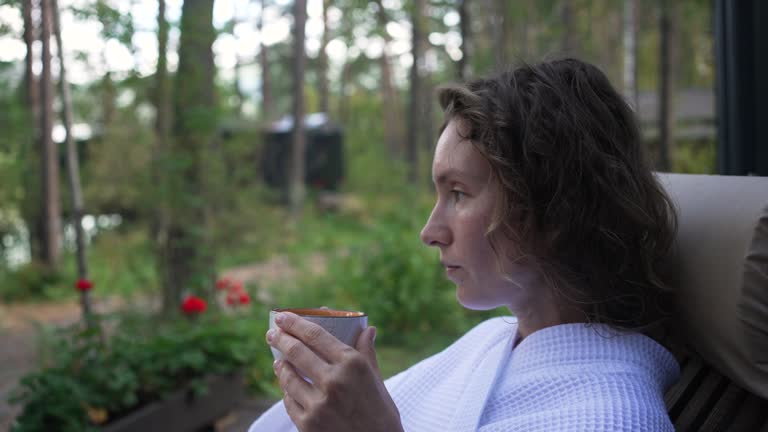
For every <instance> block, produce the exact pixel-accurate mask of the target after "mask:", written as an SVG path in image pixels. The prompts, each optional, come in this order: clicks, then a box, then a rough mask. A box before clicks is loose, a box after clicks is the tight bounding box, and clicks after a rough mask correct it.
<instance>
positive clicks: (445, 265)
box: [440, 261, 461, 270]
mask: <svg viewBox="0 0 768 432" xmlns="http://www.w3.org/2000/svg"><path fill="white" fill-rule="evenodd" d="M440 264H441V265H442V266H443V267H445V270H456V269H458V268H461V266H457V265H455V264H449V263H447V262H444V261H440Z"/></svg>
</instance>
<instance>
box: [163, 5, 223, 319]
mask: <svg viewBox="0 0 768 432" xmlns="http://www.w3.org/2000/svg"><path fill="white" fill-rule="evenodd" d="M215 38H216V34H215V31H214V28H213V0H186V1H185V2H184V5H183V6H182V12H181V36H180V41H179V66H178V69H177V75H178V76H179V77H183V79H177V80H175V91H174V104H173V106H174V116H173V117H174V118H173V131H174V135H175V137H174V139H173V140H172V141H171V144H172V145H171V148H172V151H171V152H170V157H171V158H172V159H173V160H174V169H171V168H169V169H168V170H166V173H168V174H169V178H168V182H169V189H170V195H171V196H170V205H169V220H168V239H167V243H166V248H167V250H166V255H167V257H168V263H169V274H170V275H172V278H171V279H170V282H171V283H170V284H169V285H168V286H166V287H164V289H165V293H164V296H163V298H164V300H166V303H165V304H164V305H163V306H164V309H165V310H166V311H176V310H178V305H179V301H180V299H181V296H182V295H183V294H184V291H191V292H194V293H195V294H197V295H203V296H208V295H210V294H211V292H212V289H211V287H212V286H213V278H214V273H213V264H214V263H213V251H212V250H211V244H210V241H209V234H208V226H207V225H208V217H207V216H208V206H207V200H208V198H209V197H208V194H207V190H206V186H207V184H206V175H207V174H208V173H207V172H206V165H207V162H208V160H209V159H210V157H209V155H208V154H207V153H208V147H209V145H210V142H211V139H212V138H213V135H214V131H215V128H216V121H217V120H216V105H215V97H214V73H215V70H214V63H213V52H212V50H211V47H212V45H213V41H214V40H215Z"/></svg>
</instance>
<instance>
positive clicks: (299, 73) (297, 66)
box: [289, 0, 307, 221]
mask: <svg viewBox="0 0 768 432" xmlns="http://www.w3.org/2000/svg"><path fill="white" fill-rule="evenodd" d="M293 22H294V29H293V38H294V39H293V65H292V66H293V67H292V75H293V134H292V139H291V180H290V189H289V197H290V205H291V217H292V218H293V220H294V221H296V220H298V218H299V216H300V215H301V207H302V205H303V203H304V194H305V190H304V171H305V166H304V165H305V163H304V162H305V153H306V150H305V149H306V143H305V140H304V138H305V137H304V64H305V62H306V54H305V50H304V39H305V37H304V25H305V23H306V22H307V2H306V0H295V2H294V7H293Z"/></svg>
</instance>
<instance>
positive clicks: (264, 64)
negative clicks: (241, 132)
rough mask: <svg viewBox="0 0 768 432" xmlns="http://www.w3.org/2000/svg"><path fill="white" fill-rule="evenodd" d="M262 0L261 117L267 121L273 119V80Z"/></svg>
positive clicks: (260, 14)
mask: <svg viewBox="0 0 768 432" xmlns="http://www.w3.org/2000/svg"><path fill="white" fill-rule="evenodd" d="M266 1H267V0H261V12H260V13H259V21H258V23H257V27H258V30H259V63H260V65H261V118H262V120H263V121H264V122H265V123H266V122H268V121H270V120H271V119H272V110H273V107H272V80H271V79H270V74H269V57H268V56H267V46H266V45H265V44H264V34H263V33H262V30H263V28H264V2H266Z"/></svg>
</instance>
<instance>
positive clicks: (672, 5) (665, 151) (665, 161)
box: [657, 0, 677, 171]
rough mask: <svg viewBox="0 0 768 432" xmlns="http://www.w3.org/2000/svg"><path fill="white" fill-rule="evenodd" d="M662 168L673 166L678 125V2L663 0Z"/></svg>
mask: <svg viewBox="0 0 768 432" xmlns="http://www.w3.org/2000/svg"><path fill="white" fill-rule="evenodd" d="M659 30H660V35H659V45H660V46H659V55H660V58H659V159H658V163H657V168H658V170H659V171H669V170H671V169H672V153H673V149H674V128H675V106H674V95H675V87H676V86H675V75H676V69H675V63H674V59H675V57H676V56H677V49H676V47H677V3H676V1H675V0H661V14H660V22H659Z"/></svg>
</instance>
